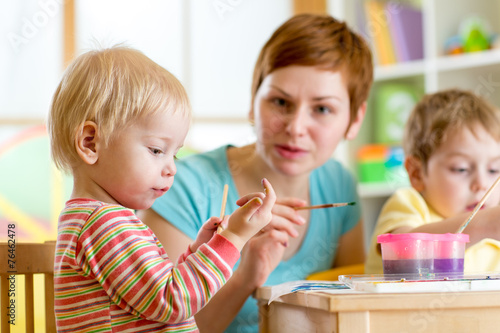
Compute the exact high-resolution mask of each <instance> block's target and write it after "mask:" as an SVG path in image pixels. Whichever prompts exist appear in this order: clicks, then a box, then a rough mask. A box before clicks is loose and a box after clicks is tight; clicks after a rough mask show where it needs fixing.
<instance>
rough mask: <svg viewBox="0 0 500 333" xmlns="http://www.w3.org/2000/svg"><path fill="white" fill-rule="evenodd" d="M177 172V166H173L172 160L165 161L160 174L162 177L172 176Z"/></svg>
mask: <svg viewBox="0 0 500 333" xmlns="http://www.w3.org/2000/svg"><path fill="white" fill-rule="evenodd" d="M176 173H177V167H176V166H175V163H174V161H173V160H172V161H171V162H169V163H167V164H166V165H165V166H164V167H163V169H162V171H161V175H162V177H172V176H174V175H175V174H176Z"/></svg>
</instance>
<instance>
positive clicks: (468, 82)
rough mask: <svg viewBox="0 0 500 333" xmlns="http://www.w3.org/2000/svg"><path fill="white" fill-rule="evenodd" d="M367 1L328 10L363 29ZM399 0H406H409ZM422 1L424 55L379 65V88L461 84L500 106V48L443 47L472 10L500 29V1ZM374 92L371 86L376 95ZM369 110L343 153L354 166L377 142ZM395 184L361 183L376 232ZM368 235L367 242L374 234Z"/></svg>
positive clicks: (338, 2) (341, 1) (333, 1)
mask: <svg viewBox="0 0 500 333" xmlns="http://www.w3.org/2000/svg"><path fill="white" fill-rule="evenodd" d="M363 1H364V0H329V1H327V4H328V6H327V8H328V13H329V14H330V15H332V16H334V17H336V18H339V19H342V20H345V21H346V22H347V23H348V24H349V25H350V26H351V27H353V28H354V29H355V30H357V31H359V32H361V33H362V30H361V28H360V27H359V22H360V21H359V15H360V11H359V6H360V5H362V4H363ZM380 1H383V0H380ZM395 1H397V2H399V3H405V1H404V0H395ZM407 2H410V1H407ZM415 2H416V1H411V3H415ZM420 6H421V10H422V20H423V22H422V26H423V46H424V57H423V59H421V60H415V61H410V62H404V63H397V64H393V65H387V66H376V68H375V73H374V80H375V82H374V88H375V87H377V85H380V84H383V83H398V82H399V83H407V84H408V83H409V84H412V85H416V86H418V87H419V88H421V89H422V91H423V92H425V93H432V92H435V91H438V90H442V89H448V88H453V87H457V88H462V89H469V90H471V91H473V92H475V93H477V94H479V95H481V96H483V97H485V98H486V99H487V100H489V101H490V102H491V103H493V104H494V105H497V106H500V66H499V65H500V49H492V50H487V51H483V52H474V53H465V54H460V55H445V51H444V45H445V41H446V40H447V39H448V38H449V37H451V36H453V35H457V34H458V29H459V25H460V23H461V22H462V20H464V19H465V18H468V17H471V16H473V15H475V16H479V17H481V18H483V19H484V20H486V21H487V22H488V23H489V26H490V29H491V32H494V33H498V34H500V20H499V18H500V0H475V1H470V0H421V1H420ZM374 91H375V89H372V95H373V92H374ZM372 97H373V96H371V97H370V98H372ZM369 106H370V104H369ZM370 113H374V110H370V109H368V113H367V117H366V119H365V122H364V124H363V128H362V130H361V133H360V135H359V138H358V139H357V140H355V141H353V142H351V143H349V147H348V148H347V149H344V151H346V152H348V153H347V154H349V156H346V157H344V158H345V160H347V161H348V163H349V165H350V166H351V167H352V168H353V169H354V168H355V164H356V163H355V154H356V151H357V150H358V149H359V147H360V146H361V145H363V144H367V143H371V142H373V134H374V125H373V124H374V118H373V116H371V115H370ZM396 188H397V187H396V186H394V184H392V185H391V184H385V183H376V184H371V183H367V184H360V185H359V193H360V196H361V199H362V204H363V214H364V220H365V227H366V234H367V235H370V234H371V231H372V230H373V227H374V224H375V220H376V217H377V216H378V214H379V212H380V209H381V207H382V205H383V203H384V202H385V200H386V199H387V198H388V197H389V196H390V195H391V194H392V193H393V192H394V190H395V189H396ZM368 237H369V236H366V238H368ZM365 240H366V242H367V244H368V242H369V239H365Z"/></svg>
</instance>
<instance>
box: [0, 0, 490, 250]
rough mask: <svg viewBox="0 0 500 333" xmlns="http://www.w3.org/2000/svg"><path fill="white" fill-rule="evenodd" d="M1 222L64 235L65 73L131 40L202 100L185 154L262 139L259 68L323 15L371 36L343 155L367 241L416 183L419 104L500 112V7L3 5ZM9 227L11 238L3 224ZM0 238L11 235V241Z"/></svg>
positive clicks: (478, 3)
mask: <svg viewBox="0 0 500 333" xmlns="http://www.w3.org/2000/svg"><path fill="white" fill-rule="evenodd" d="M2 5H3V6H2V11H1V12H0V33H1V37H2V38H0V225H1V226H4V225H6V223H7V222H9V223H11V222H15V223H16V225H17V228H18V233H17V235H16V237H18V240H19V241H43V240H48V239H55V237H56V225H57V216H58V214H59V211H60V209H61V207H62V205H63V203H64V202H65V200H67V199H68V196H69V194H70V193H71V179H70V178H69V177H67V176H64V175H61V174H60V173H59V172H58V171H57V170H55V168H54V167H53V165H52V163H51V161H50V156H49V150H48V139H47V135H46V131H45V127H44V123H45V120H46V117H47V113H48V109H49V107H50V101H51V97H52V94H53V92H54V90H55V88H56V86H57V84H58V82H59V80H60V78H61V75H62V73H63V71H64V69H65V67H66V65H67V64H68V63H69V62H70V61H71V60H72V59H73V58H74V57H75V56H77V55H79V54H81V53H82V52H85V51H87V50H90V49H93V48H95V47H107V46H112V45H115V44H118V43H124V44H126V45H129V46H131V47H134V48H137V49H139V50H141V51H142V52H144V53H145V54H146V55H147V56H149V57H150V58H152V59H153V60H154V61H156V62H157V63H159V64H160V65H161V66H163V67H165V68H166V69H168V70H169V71H171V72H172V73H173V74H174V75H176V76H177V77H178V78H179V80H180V81H181V82H182V83H183V85H184V86H185V87H186V89H187V92H188V94H189V97H190V99H191V102H192V106H193V112H194V122H193V126H192V128H191V131H190V133H189V135H188V138H187V141H186V149H185V150H184V153H185V154H188V153H190V152H193V151H205V150H208V149H212V148H215V147H218V146H219V145H222V144H226V143H232V144H234V145H243V144H246V143H249V142H252V141H253V133H252V129H251V127H250V126H249V125H248V123H247V113H248V108H249V105H250V85H251V77H252V71H253V66H254V63H255V61H256V59H257V56H258V53H259V51H260V49H261V47H262V46H263V44H264V42H265V41H266V40H267V39H268V38H269V37H270V35H271V34H272V32H273V31H274V30H275V29H276V28H277V27H278V26H279V25H281V24H282V23H283V22H284V21H285V20H287V19H288V18H290V17H291V16H292V15H294V14H297V13H303V12H314V13H326V14H330V15H332V16H334V17H336V18H338V19H340V20H345V21H347V22H348V24H349V25H350V26H351V27H352V28H353V29H354V30H355V31H357V32H358V33H360V34H361V35H363V37H365V38H366V39H367V41H368V42H369V44H370V46H371V48H372V51H373V54H374V62H375V65H376V69H375V83H374V86H373V89H372V92H371V95H370V99H369V107H368V114H367V118H366V121H365V122H364V124H363V128H362V131H361V133H360V135H359V137H358V138H357V139H356V140H355V141H353V142H349V143H347V142H346V143H342V145H341V147H340V148H339V149H338V150H337V152H336V153H335V157H336V158H338V159H340V160H341V161H342V162H343V163H345V164H346V165H347V166H348V167H349V168H350V169H351V170H352V172H353V173H354V174H355V175H356V177H357V178H358V180H359V192H360V195H361V198H362V204H363V214H364V219H365V221H366V228H367V232H366V239H368V238H369V235H370V233H371V230H372V227H373V223H374V222H375V219H376V217H377V215H378V212H379V210H380V207H381V205H382V204H383V203H384V201H385V200H386V198H387V197H388V196H389V195H390V194H391V193H392V192H393V191H394V190H395V189H396V188H398V187H400V186H405V185H406V184H407V177H406V174H405V172H404V169H403V167H402V161H403V158H404V156H403V153H402V150H401V147H400V140H401V135H402V131H403V127H404V123H405V121H406V117H407V115H408V113H409V112H410V110H411V108H412V107H413V105H414V104H415V102H416V101H417V100H418V99H419V98H421V96H422V95H423V94H425V93H428V92H434V91H437V90H440V89H444V88H451V87H460V88H465V89H470V90H473V91H474V92H476V93H478V94H480V95H482V96H485V97H486V98H487V99H489V100H490V101H491V102H493V103H494V104H495V105H497V106H498V105H500V94H499V93H498V89H499V87H500V66H499V65H500V51H499V50H498V49H497V47H498V44H499V43H498V37H497V36H498V35H497V33H498V32H499V31H500V26H499V25H500V20H499V18H500V0H475V1H473V2H471V1H469V0H390V1H389V0H387V1H384V0H143V1H133V0H120V1H118V0H99V1H98V0H22V1H7V0H2ZM4 229H5V230H4ZM6 232H7V230H6V228H4V227H2V229H1V230H0V241H4V240H5V239H6V238H5V237H6Z"/></svg>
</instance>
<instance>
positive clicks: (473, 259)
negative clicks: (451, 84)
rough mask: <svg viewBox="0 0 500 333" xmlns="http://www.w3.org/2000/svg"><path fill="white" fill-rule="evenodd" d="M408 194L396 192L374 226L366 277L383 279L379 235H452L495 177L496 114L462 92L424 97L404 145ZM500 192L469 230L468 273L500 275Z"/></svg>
mask: <svg viewBox="0 0 500 333" xmlns="http://www.w3.org/2000/svg"><path fill="white" fill-rule="evenodd" d="M403 148H404V150H405V156H406V157H405V167H406V170H407V172H408V176H409V179H410V183H411V186H412V187H411V188H404V189H399V190H397V191H396V192H395V193H394V194H393V195H392V196H391V197H390V198H389V200H388V201H387V202H386V204H385V205H384V207H383V208H382V211H381V213H380V216H379V218H378V221H377V225H376V227H375V232H374V235H373V238H372V240H371V245H370V249H369V253H368V257H367V261H366V264H365V272H366V273H369V274H377V273H378V274H381V273H382V272H383V269H382V258H381V254H380V247H379V245H378V244H377V236H378V235H380V234H385V233H410V232H426V233H455V232H457V230H458V228H459V227H460V225H462V223H463V222H464V221H466V220H467V218H468V217H469V215H470V214H471V212H472V210H473V209H474V208H475V207H476V205H477V203H478V202H479V201H480V200H481V198H482V197H483V196H484V194H485V193H486V192H487V191H488V189H489V188H490V186H491V185H492V184H493V182H494V181H495V180H496V179H497V178H498V177H499V175H500V173H499V172H500V111H499V110H498V109H496V108H494V107H493V106H491V105H489V104H488V103H487V102H486V101H485V100H483V99H482V98H481V97H479V96H476V95H474V94H472V93H471V92H468V91H463V90H458V89H451V90H446V91H442V92H437V93H435V94H431V95H426V96H424V98H423V99H422V100H421V101H420V102H419V103H418V104H417V105H416V106H415V108H414V110H413V111H412V113H411V115H410V117H409V119H408V122H407V124H406V129H405V136H404V139H403ZM499 202H500V188H497V189H495V190H494V191H493V192H492V193H491V195H490V196H489V198H488V200H487V201H486V202H485V204H484V206H483V209H482V210H481V211H479V212H478V213H477V214H476V216H475V217H474V220H472V222H471V223H470V224H469V225H468V226H467V228H466V229H465V230H464V233H467V234H469V236H470V243H469V244H468V248H467V249H466V252H465V261H464V270H465V271H466V272H469V273H470V272H482V271H495V270H499V269H500V242H499V240H500V224H499V223H498V219H499V218H500V206H499Z"/></svg>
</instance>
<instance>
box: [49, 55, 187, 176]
mask: <svg viewBox="0 0 500 333" xmlns="http://www.w3.org/2000/svg"><path fill="white" fill-rule="evenodd" d="M156 112H172V113H174V112H182V113H184V114H186V115H187V116H188V117H190V115H191V107H190V104H189V100H188V97H187V94H186V91H185V90H184V87H183V86H182V84H181V83H180V82H179V81H178V80H177V79H176V78H175V76H174V75H172V74H171V73H169V72H168V71H167V70H166V69H164V68H162V67H161V66H160V65H158V64H156V63H155V62H154V61H153V60H151V59H149V58H148V57H147V56H145V55H144V54H143V53H141V52H140V51H138V50H135V49H132V48H128V47H125V46H115V47H112V48H108V49H103V50H96V51H89V52H87V53H84V54H82V55H80V56H79V57H78V58H76V59H75V60H74V61H73V62H72V64H71V65H70V66H69V67H68V68H67V70H66V72H65V73H64V75H63V78H62V80H61V82H60V84H59V86H58V87H57V89H56V92H55V93H54V97H53V100H52V106H51V109H50V113H49V119H48V130H49V135H50V140H51V154H52V159H53V160H54V162H55V164H56V166H57V167H58V168H59V169H62V170H64V171H71V169H72V167H73V166H74V165H75V163H76V162H77V161H78V160H79V157H78V154H77V152H76V149H75V137H76V134H77V131H78V130H79V128H80V127H81V126H82V125H83V123H84V122H85V121H88V120H90V121H93V122H95V123H96V124H97V125H98V127H99V135H100V136H101V137H102V138H103V140H104V142H105V144H107V143H109V140H110V138H111V137H112V135H113V134H114V132H115V131H119V130H120V129H123V128H124V127H125V126H126V125H128V124H129V123H130V122H131V121H132V120H135V119H138V118H139V117H145V116H148V115H151V114H154V113H156Z"/></svg>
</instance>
